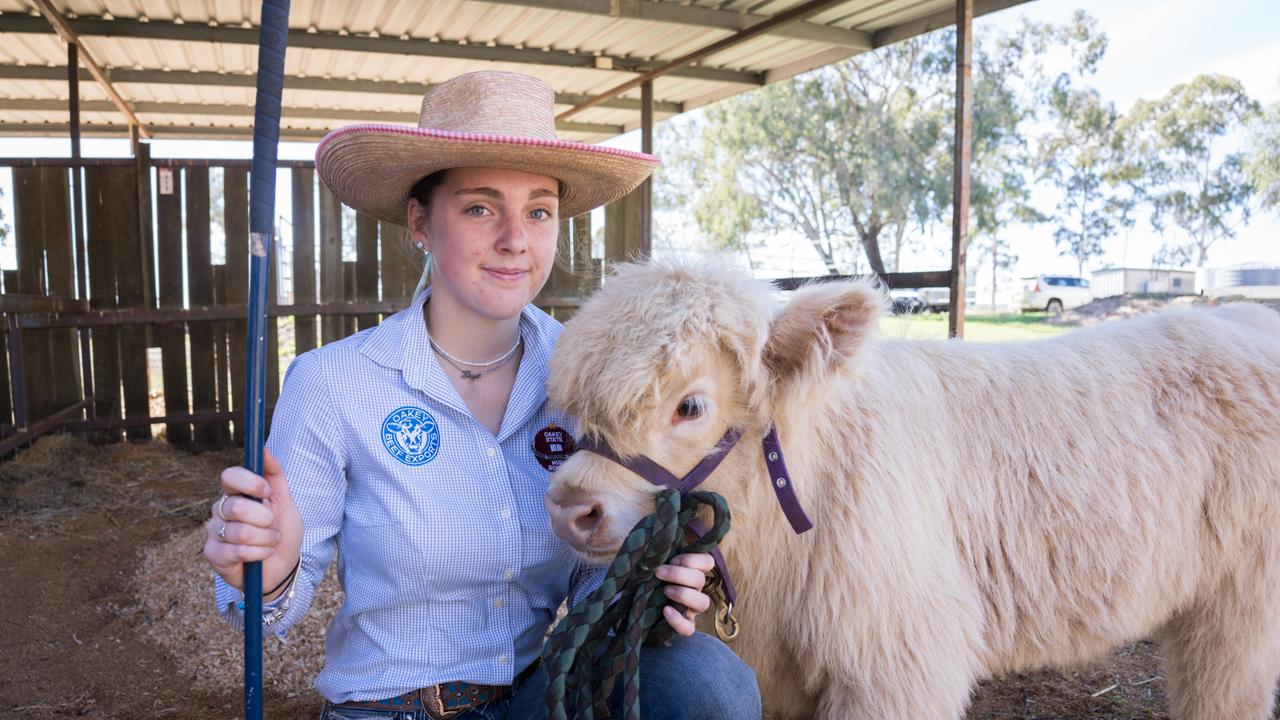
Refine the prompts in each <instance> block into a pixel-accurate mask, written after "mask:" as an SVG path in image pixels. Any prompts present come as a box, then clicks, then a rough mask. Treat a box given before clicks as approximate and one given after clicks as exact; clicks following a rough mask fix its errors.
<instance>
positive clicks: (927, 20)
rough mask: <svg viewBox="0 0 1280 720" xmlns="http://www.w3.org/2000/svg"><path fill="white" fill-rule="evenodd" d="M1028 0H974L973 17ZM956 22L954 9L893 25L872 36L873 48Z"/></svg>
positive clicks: (939, 28)
mask: <svg viewBox="0 0 1280 720" xmlns="http://www.w3.org/2000/svg"><path fill="white" fill-rule="evenodd" d="M1025 2H1027V0H974V3H973V17H982V16H983V15H986V14H988V13H993V12H996V11H999V10H1004V9H1005V8H1011V7H1014V6H1015V5H1021V4H1023V3H1025ZM955 22H956V11H955V9H954V8H950V9H947V10H939V11H938V12H936V13H934V14H932V15H929V16H927V17H922V18H920V19H919V20H911V21H910V22H904V23H902V24H901V25H891V26H889V27H887V28H881V29H879V30H877V31H876V32H875V34H874V35H872V36H871V47H873V48H880V47H884V46H885V45H892V44H894V43H896V42H899V41H902V40H906V39H907V38H913V37H915V36H917V35H924V34H925V33H930V32H933V31H934V30H941V29H942V28H944V27H951V26H952V25H954V24H955Z"/></svg>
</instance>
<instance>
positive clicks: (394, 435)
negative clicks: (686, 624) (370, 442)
mask: <svg viewBox="0 0 1280 720" xmlns="http://www.w3.org/2000/svg"><path fill="white" fill-rule="evenodd" d="M382 446H383V447H385V448H386V449H387V452H389V453H391V457H393V458H395V459H397V460H399V461H400V462H402V463H404V464H405V465H413V466H415V467H416V466H418V465H425V464H427V463H429V462H431V461H432V460H434V459H435V457H436V453H438V452H440V428H439V426H437V425H436V419H435V418H433V417H431V414H430V413H428V412H427V411H426V410H423V409H422V408H417V407H413V406H412V405H406V406H404V407H402V408H398V409H396V410H393V411H392V412H391V414H390V415H388V416H387V419H386V420H383V421H382Z"/></svg>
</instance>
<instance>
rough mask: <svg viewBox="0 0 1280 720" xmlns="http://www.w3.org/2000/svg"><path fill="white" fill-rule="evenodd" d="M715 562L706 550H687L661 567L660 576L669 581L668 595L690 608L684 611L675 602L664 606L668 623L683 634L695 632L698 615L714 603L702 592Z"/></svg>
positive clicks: (661, 578)
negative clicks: (702, 551)
mask: <svg viewBox="0 0 1280 720" xmlns="http://www.w3.org/2000/svg"><path fill="white" fill-rule="evenodd" d="M715 566H716V563H715V560H714V559H713V558H712V557H711V556H710V555H708V554H706V553H686V554H684V555H677V556H675V557H673V558H671V562H670V563H669V564H667V565H663V566H662V567H660V568H658V573H657V575H658V579H659V580H663V581H665V582H666V583H667V587H666V588H665V590H664V592H666V594H667V597H668V598H670V599H672V600H674V601H675V602H678V603H680V604H681V605H684V606H685V607H687V608H689V610H688V611H687V612H686V613H685V614H683V615H682V614H680V612H679V611H678V610H676V609H675V608H674V607H673V606H671V605H667V606H666V607H664V608H662V615H663V617H665V618H666V619H667V624H668V625H670V626H671V627H672V628H674V629H675V631H676V632H678V633H680V634H681V635H692V634H693V633H694V630H695V628H694V625H693V621H694V619H696V618H697V617H698V615H700V614H702V613H704V612H706V611H707V609H708V608H710V607H711V598H710V597H708V596H707V594H706V593H704V592H702V586H703V585H705V584H706V582H707V573H709V572H711V569H712V568H714V567H715Z"/></svg>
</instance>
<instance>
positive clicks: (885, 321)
mask: <svg viewBox="0 0 1280 720" xmlns="http://www.w3.org/2000/svg"><path fill="white" fill-rule="evenodd" d="M1048 319H1049V316H1048V315H1047V314H1046V313H1026V314H1017V315H1014V314H1007V315H967V316H965V320H964V338H965V340H969V341H971V342H1005V341H1008V340H1039V339H1042V338H1048V337H1054V336H1056V335H1061V334H1062V333H1064V332H1067V331H1068V330H1070V329H1071V328H1069V327H1063V326H1061V325H1052V324H1050V323H1049V322H1048ZM880 334H881V335H883V336H885V337H892V338H909V339H912V340H943V339H945V338H946V337H947V315H946V314H945V313H938V314H931V315H895V316H886V317H883V318H881V319H880Z"/></svg>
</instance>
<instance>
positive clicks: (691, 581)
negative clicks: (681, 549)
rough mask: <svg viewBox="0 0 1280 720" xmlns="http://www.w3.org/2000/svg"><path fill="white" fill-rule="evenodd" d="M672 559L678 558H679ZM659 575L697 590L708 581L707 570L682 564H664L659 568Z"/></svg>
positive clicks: (660, 577)
mask: <svg viewBox="0 0 1280 720" xmlns="http://www.w3.org/2000/svg"><path fill="white" fill-rule="evenodd" d="M682 557H684V556H682ZM708 557H710V556H708ZM672 559H673V560H676V559H678V558H672ZM657 575H658V579H659V580H663V581H665V582H669V583H674V584H676V585H684V586H685V587H691V588H693V589H695V590H701V589H702V586H703V585H705V584H706V583H707V574H706V572H705V571H703V570H698V569H696V568H691V567H683V566H680V565H663V566H662V567H659V568H658V572H657Z"/></svg>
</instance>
